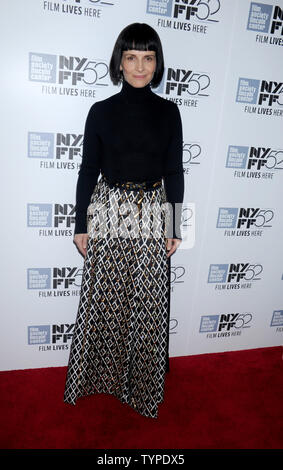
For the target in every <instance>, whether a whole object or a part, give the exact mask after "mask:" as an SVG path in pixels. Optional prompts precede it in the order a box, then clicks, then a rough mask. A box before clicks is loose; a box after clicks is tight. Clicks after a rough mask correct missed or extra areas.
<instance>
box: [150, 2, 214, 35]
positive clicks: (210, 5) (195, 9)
mask: <svg viewBox="0 0 283 470" xmlns="http://www.w3.org/2000/svg"><path fill="white" fill-rule="evenodd" d="M220 7H221V5H220V0H201V1H200V0H147V4H146V13H148V14H152V15H156V16H158V18H157V26H159V27H161V28H171V29H175V30H180V31H186V32H188V31H189V32H190V31H192V32H194V33H202V34H206V33H207V32H208V28H209V24H211V23H218V22H219V12H220Z"/></svg>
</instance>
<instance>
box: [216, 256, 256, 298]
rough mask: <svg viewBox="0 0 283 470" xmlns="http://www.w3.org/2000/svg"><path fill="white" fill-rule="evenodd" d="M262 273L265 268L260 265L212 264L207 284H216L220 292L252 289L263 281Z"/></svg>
mask: <svg viewBox="0 0 283 470" xmlns="http://www.w3.org/2000/svg"><path fill="white" fill-rule="evenodd" d="M262 271H263V266H262V264H259V263H257V264H252V263H230V264H210V266H209V272H208V279H207V283H208V284H214V288H215V289H216V290H218V291H224V290H229V291H235V290H236V291H237V290H238V289H251V288H252V286H253V285H254V283H255V282H256V281H260V280H261V274H262Z"/></svg>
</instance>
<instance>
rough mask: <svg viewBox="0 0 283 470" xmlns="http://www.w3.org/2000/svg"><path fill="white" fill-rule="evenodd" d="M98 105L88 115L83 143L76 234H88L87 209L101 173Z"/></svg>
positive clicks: (77, 194) (78, 182)
mask: <svg viewBox="0 0 283 470" xmlns="http://www.w3.org/2000/svg"><path fill="white" fill-rule="evenodd" d="M96 112H97V110H96V103H94V104H93V105H92V106H91V108H90V110H89V113H88V116H87V119H86V123H85V130H84V141H83V155H82V163H81V166H80V170H79V177H78V181H77V188H76V224H75V234H76V233H87V220H86V219H87V208H88V205H89V203H90V198H91V195H92V192H93V190H94V187H95V185H96V183H97V179H98V176H99V173H100V168H101V164H100V159H101V142H100V139H99V136H98V133H97V117H96Z"/></svg>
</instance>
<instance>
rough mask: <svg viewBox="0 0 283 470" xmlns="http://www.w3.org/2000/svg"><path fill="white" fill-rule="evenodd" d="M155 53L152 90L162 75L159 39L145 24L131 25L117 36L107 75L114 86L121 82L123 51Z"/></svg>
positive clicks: (161, 55)
mask: <svg viewBox="0 0 283 470" xmlns="http://www.w3.org/2000/svg"><path fill="white" fill-rule="evenodd" d="M131 49H134V50H138V51H155V54H156V69H155V73H154V75H153V78H152V80H151V82H150V84H151V86H152V87H153V88H156V87H158V85H159V84H160V82H161V80H162V77H163V73H164V58H163V51H162V45H161V41H160V38H159V36H158V34H157V32H156V31H155V30H154V29H153V28H152V27H151V26H149V25H148V24H146V23H132V24H130V25H128V26H126V27H125V28H124V29H123V30H122V31H121V32H120V34H119V36H118V38H117V40H116V43H115V45H114V49H113V52H112V56H111V59H110V64H109V74H110V78H111V80H112V82H113V84H114V85H118V84H119V83H121V82H122V81H123V72H122V70H120V64H121V60H122V55H123V51H128V50H131Z"/></svg>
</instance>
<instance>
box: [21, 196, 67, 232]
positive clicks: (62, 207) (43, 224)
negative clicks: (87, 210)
mask: <svg viewBox="0 0 283 470" xmlns="http://www.w3.org/2000/svg"><path fill="white" fill-rule="evenodd" d="M74 224H75V206H74V205H73V204H40V203H33V204H27V226H28V227H31V228H37V229H38V235H39V236H47V237H48V236H55V237H56V236H57V237H58V236H61V237H62V236H63V237H64V236H72V235H73V225H74Z"/></svg>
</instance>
